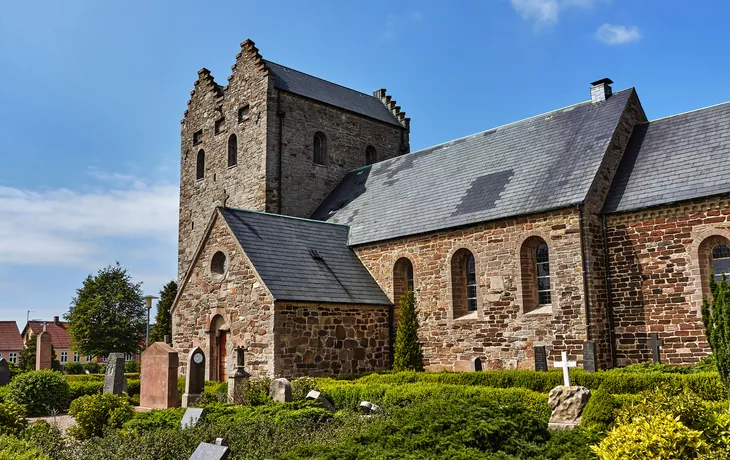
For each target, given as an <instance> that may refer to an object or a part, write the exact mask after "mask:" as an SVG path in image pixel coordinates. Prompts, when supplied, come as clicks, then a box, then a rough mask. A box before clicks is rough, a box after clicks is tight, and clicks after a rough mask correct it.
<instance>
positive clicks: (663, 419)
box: [593, 413, 708, 460]
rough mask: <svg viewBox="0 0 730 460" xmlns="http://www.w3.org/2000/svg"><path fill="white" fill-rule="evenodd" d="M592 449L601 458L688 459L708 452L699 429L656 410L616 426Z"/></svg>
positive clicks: (620, 459) (640, 459)
mask: <svg viewBox="0 0 730 460" xmlns="http://www.w3.org/2000/svg"><path fill="white" fill-rule="evenodd" d="M593 451H594V452H595V453H596V454H597V455H598V458H600V459H601V460H622V459H627V458H630V459H635V460H644V459H646V460H654V459H659V458H682V459H690V458H698V456H700V455H703V454H706V453H708V447H707V444H706V443H705V442H704V441H703V440H702V433H700V432H699V431H696V430H692V429H690V428H687V427H686V426H685V425H684V424H682V422H680V421H679V420H678V419H677V418H675V417H672V416H671V415H669V414H666V413H657V414H654V415H651V416H648V417H637V418H635V419H634V420H633V421H632V422H631V423H629V424H626V425H619V426H617V427H616V428H614V429H612V430H611V431H610V432H609V433H608V435H607V436H606V437H605V438H604V439H603V441H601V443H600V444H599V445H598V446H596V447H593Z"/></svg>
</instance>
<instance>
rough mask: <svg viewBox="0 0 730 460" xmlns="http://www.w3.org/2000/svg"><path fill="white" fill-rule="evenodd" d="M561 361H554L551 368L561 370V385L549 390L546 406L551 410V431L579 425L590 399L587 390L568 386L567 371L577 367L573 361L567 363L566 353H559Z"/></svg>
mask: <svg viewBox="0 0 730 460" xmlns="http://www.w3.org/2000/svg"><path fill="white" fill-rule="evenodd" d="M561 356H562V358H563V359H562V360H561V361H555V362H554V363H553V366H555V367H558V368H562V369H563V385H562V386H559V387H555V388H553V389H552V390H550V394H549V395H548V405H550V409H551V410H552V414H551V415H550V422H549V423H548V428H550V429H551V430H565V429H568V430H569V429H572V428H575V427H576V426H578V425H580V420H581V416H582V414H583V408H584V407H585V405H586V404H587V403H588V399H589V398H590V397H591V392H590V391H589V390H588V388H585V387H580V386H570V373H569V372H568V369H569V368H571V367H577V365H578V364H577V363H576V362H575V361H568V353H567V352H565V351H564V352H562V353H561Z"/></svg>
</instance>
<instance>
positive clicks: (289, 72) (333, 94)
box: [264, 60, 407, 127]
mask: <svg viewBox="0 0 730 460" xmlns="http://www.w3.org/2000/svg"><path fill="white" fill-rule="evenodd" d="M264 62H265V63H266V66H267V68H268V69H269V70H270V71H271V72H272V73H273V74H274V77H275V78H274V87H275V88H277V89H280V90H282V91H288V92H290V93H294V94H297V95H299V96H304V97H307V98H310V99H314V100H317V101H320V102H324V103H325V104H329V105H333V106H335V107H340V108H342V109H345V110H349V111H351V112H355V113H359V114H360V115H365V116H366V117H370V118H374V119H376V120H380V121H382V122H385V123H389V124H392V125H398V126H402V127H407V126H406V125H405V124H404V123H405V121H403V120H405V112H401V111H400V107H397V110H396V107H395V105H393V107H390V104H388V106H386V105H385V104H384V103H383V102H382V101H381V99H380V98H379V97H375V96H371V95H369V94H365V93H361V92H359V91H355V90H354V89H350V88H346V87H344V86H340V85H338V84H335V83H332V82H329V81H327V80H323V79H321V78H317V77H314V76H312V75H308V74H306V73H304V72H300V71H298V70H294V69H291V68H289V67H286V66H283V65H281V64H277V63H275V62H271V61H266V60H265V61H264ZM394 103H395V102H394Z"/></svg>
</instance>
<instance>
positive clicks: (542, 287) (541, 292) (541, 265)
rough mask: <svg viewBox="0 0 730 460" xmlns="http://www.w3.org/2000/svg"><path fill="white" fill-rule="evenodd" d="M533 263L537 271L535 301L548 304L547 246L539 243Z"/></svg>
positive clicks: (539, 303) (548, 263)
mask: <svg viewBox="0 0 730 460" xmlns="http://www.w3.org/2000/svg"><path fill="white" fill-rule="evenodd" d="M535 265H536V269H537V270H536V271H537V299H538V301H537V303H538V305H550V303H551V300H552V299H551V296H550V257H549V254H548V246H547V244H545V243H542V244H540V245H539V246H538V247H537V250H536V251H535Z"/></svg>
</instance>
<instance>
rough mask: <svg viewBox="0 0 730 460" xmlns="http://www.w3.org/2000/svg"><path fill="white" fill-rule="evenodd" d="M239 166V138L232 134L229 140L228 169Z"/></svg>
mask: <svg viewBox="0 0 730 460" xmlns="http://www.w3.org/2000/svg"><path fill="white" fill-rule="evenodd" d="M237 164H238V138H237V137H236V135H235V134H231V137H229V138H228V167H229V168H230V167H231V166H236V165H237Z"/></svg>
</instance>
